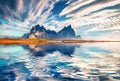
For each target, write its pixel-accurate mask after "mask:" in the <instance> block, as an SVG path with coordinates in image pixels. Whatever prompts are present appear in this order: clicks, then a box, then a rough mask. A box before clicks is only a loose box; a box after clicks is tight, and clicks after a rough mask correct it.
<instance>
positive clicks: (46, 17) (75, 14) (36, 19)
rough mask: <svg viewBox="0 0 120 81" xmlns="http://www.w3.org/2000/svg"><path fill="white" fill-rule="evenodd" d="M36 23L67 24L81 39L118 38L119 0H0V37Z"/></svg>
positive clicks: (54, 27)
mask: <svg viewBox="0 0 120 81" xmlns="http://www.w3.org/2000/svg"><path fill="white" fill-rule="evenodd" d="M36 24H40V25H43V26H44V27H45V28H46V29H50V30H54V31H56V32H58V31H60V30H61V29H62V28H63V27H65V26H68V25H71V26H72V28H73V29H74V30H75V33H76V35H81V37H82V38H83V39H111V40H120V0H0V37H1V38H4V37H9V38H11V37H15V38H19V37H21V36H22V35H23V34H24V33H28V32H29V31H30V29H31V28H32V27H33V26H35V25H36Z"/></svg>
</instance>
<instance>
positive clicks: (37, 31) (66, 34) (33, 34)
mask: <svg viewBox="0 0 120 81" xmlns="http://www.w3.org/2000/svg"><path fill="white" fill-rule="evenodd" d="M22 38H55V39H71V38H80V36H79V37H78V36H76V34H75V31H74V29H73V28H72V27H71V25H69V26H66V27H64V28H63V29H62V30H60V31H59V32H56V31H53V30H46V29H45V27H44V26H40V25H39V24H38V25H36V26H34V27H32V29H31V30H30V32H29V33H26V34H24V35H23V36H22Z"/></svg>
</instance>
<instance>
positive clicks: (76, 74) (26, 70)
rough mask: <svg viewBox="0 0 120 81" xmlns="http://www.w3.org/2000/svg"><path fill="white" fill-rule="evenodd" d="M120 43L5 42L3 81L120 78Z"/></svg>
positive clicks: (0, 62) (0, 66)
mask: <svg viewBox="0 0 120 81" xmlns="http://www.w3.org/2000/svg"><path fill="white" fill-rule="evenodd" d="M119 45H120V43H86V44H81V45H80V44H76V45H73V44H70V45H68V44H61V45H58V44H54V45H23V46H20V45H1V46H0V81H22V80H24V81H119V80H120V50H119V48H120V46H119Z"/></svg>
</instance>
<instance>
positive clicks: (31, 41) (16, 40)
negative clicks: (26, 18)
mask: <svg viewBox="0 0 120 81" xmlns="http://www.w3.org/2000/svg"><path fill="white" fill-rule="evenodd" d="M93 42H120V41H115V40H113V41H112V40H83V39H70V40H68V39H49V38H38V39H26V38H0V44H64V43H93Z"/></svg>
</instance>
